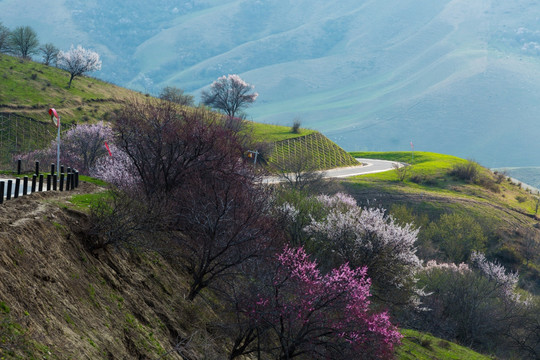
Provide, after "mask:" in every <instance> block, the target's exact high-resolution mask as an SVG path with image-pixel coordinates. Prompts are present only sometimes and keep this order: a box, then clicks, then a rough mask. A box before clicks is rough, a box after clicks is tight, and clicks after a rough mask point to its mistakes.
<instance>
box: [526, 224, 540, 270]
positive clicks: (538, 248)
mask: <svg viewBox="0 0 540 360" xmlns="http://www.w3.org/2000/svg"><path fill="white" fill-rule="evenodd" d="M521 246H522V248H521V249H522V250H521V252H522V254H523V257H524V258H525V261H526V263H525V265H529V262H530V261H533V262H534V261H536V259H538V253H539V252H540V240H539V239H538V235H536V233H535V232H533V231H527V232H526V233H525V235H524V236H523V241H522V245H521Z"/></svg>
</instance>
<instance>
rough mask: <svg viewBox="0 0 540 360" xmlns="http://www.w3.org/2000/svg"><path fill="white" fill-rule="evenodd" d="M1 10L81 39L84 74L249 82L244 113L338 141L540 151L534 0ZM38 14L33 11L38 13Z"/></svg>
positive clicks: (463, 152)
mask: <svg viewBox="0 0 540 360" xmlns="http://www.w3.org/2000/svg"><path fill="white" fill-rule="evenodd" d="M0 14H2V15H0V21H2V22H3V23H4V24H5V25H7V26H8V27H10V28H12V27H14V26H17V25H31V26H32V27H33V28H34V29H35V30H36V31H37V32H38V34H39V35H40V40H41V42H53V43H55V44H56V45H57V46H59V47H61V48H65V49H67V48H68V47H69V46H70V45H71V44H72V43H73V44H75V45H77V44H79V43H80V44H81V45H83V46H85V47H91V48H93V49H94V50H96V51H98V52H99V53H100V54H101V55H102V58H103V69H102V71H101V72H100V73H97V74H96V76H98V77H100V78H103V79H105V80H109V81H112V82H114V83H116V84H119V85H124V86H128V87H131V88H135V89H139V90H141V91H144V92H149V93H154V94H155V93H157V92H158V91H159V89H160V88H162V87H163V86H166V85H174V86H178V87H181V88H183V89H185V90H186V91H187V92H190V93H193V94H196V95H198V94H199V92H200V89H201V88H202V87H204V86H207V85H208V84H210V83H211V82H212V81H213V80H215V79H216V78H217V77H218V76H221V75H223V74H228V73H238V74H240V75H241V76H242V77H243V78H244V79H246V80H247V81H248V82H250V83H252V84H255V85H256V90H257V91H258V92H259V93H260V97H259V99H258V101H257V103H256V104H255V105H254V106H253V107H251V108H250V109H249V110H248V113H249V115H250V117H252V118H253V119H254V120H256V121H262V122H270V123H279V124H291V123H292V121H293V119H294V118H295V117H299V118H300V119H301V120H302V123H303V126H306V127H311V128H315V129H317V130H320V131H322V132H323V133H324V134H325V135H328V136H329V137H330V138H331V139H332V140H335V141H336V142H337V143H338V144H339V145H341V146H342V147H344V148H345V149H347V150H389V149H392V150H406V149H408V148H409V143H410V142H411V141H413V143H414V144H415V148H416V149H418V150H429V151H435V152H442V153H450V154H454V155H458V156H461V157H466V158H475V159H476V160H478V161H480V162H481V163H482V164H484V165H486V166H488V167H500V166H537V165H540V160H539V159H537V153H539V152H540V142H539V141H538V139H539V138H540V126H538V125H537V123H538V121H537V119H538V114H539V113H540V102H539V101H538V98H539V97H540V62H539V55H540V24H539V23H538V17H539V16H540V2H539V1H535V0H528V1H525V0H515V1H507V0H506V1H505V0H435V1H434V0H414V1H413V0H387V1H374V0H366V1H359V0H340V1H333V2H328V1H322V0H294V1H292V0H219V1H213V0H206V1H204V0H189V1H187V0H178V1H173V0H156V1H152V2H148V1H143V0H131V1H127V0H118V1H114V2H113V1H104V0H94V1H86V0H71V1H64V0H51V1H47V2H46V3H45V2H41V1H37V0H0ZM44 14H45V15H44Z"/></svg>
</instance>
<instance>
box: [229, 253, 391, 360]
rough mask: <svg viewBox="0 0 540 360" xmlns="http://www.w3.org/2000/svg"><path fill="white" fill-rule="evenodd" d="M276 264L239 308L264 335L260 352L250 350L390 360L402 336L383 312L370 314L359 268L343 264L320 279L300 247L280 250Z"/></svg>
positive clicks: (281, 354)
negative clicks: (263, 343)
mask: <svg viewBox="0 0 540 360" xmlns="http://www.w3.org/2000/svg"><path fill="white" fill-rule="evenodd" d="M276 260H277V262H276V265H275V266H274V267H273V270H272V271H271V272H269V273H267V274H268V277H267V278H266V279H264V280H263V281H261V283H260V284H259V287H258V290H256V291H254V292H252V294H253V295H252V296H251V297H250V298H248V300H247V301H245V302H244V303H243V305H241V306H240V309H241V311H243V312H244V314H245V315H246V316H247V317H248V318H249V319H250V320H251V324H252V325H253V326H255V327H257V328H258V333H264V336H265V339H266V342H265V347H264V348H263V349H261V348H258V349H257V350H256V351H263V352H265V353H269V354H271V355H272V356H273V357H275V358H276V359H292V358H296V357H298V356H304V357H306V356H307V357H308V358H310V359H390V358H392V353H393V349H394V346H395V345H396V344H398V343H399V341H400V339H401V337H402V336H401V334H400V333H399V332H398V331H397V329H396V327H395V326H394V325H392V324H391V322H390V319H389V316H388V314H387V313H386V312H380V313H376V312H372V311H370V301H369V297H370V291H369V288H370V284H371V282H370V280H369V279H368V278H367V277H366V273H367V269H366V268H365V267H363V268H358V269H351V268H350V267H349V265H348V264H343V265H342V266H340V267H339V268H336V269H332V270H331V271H330V272H328V273H327V274H326V275H323V274H321V273H320V271H319V270H318V269H317V263H316V262H315V261H312V260H310V259H309V256H308V255H307V254H306V252H305V251H304V249H303V248H289V247H285V249H284V250H283V252H282V253H280V254H279V255H278V256H277V259H276ZM254 340H255V338H254V337H253V338H252V341H254ZM268 340H270V341H268ZM258 343H259V344H261V342H258ZM246 349H247V347H244V350H246ZM251 351H255V350H253V349H252V350H251ZM233 353H234V351H233ZM235 355H236V356H238V355H241V354H239V353H238V352H237V353H236V354H235ZM233 357H234V356H231V358H233Z"/></svg>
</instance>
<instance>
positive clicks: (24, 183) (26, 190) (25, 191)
mask: <svg viewBox="0 0 540 360" xmlns="http://www.w3.org/2000/svg"><path fill="white" fill-rule="evenodd" d="M22 194H23V195H28V176H25V177H24V178H23V189H22Z"/></svg>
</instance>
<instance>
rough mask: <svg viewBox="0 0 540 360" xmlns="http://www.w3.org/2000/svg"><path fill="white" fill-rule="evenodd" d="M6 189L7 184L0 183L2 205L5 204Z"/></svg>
mask: <svg viewBox="0 0 540 360" xmlns="http://www.w3.org/2000/svg"><path fill="white" fill-rule="evenodd" d="M4 189H5V183H4V182H3V181H0V204H3V203H4Z"/></svg>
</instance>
